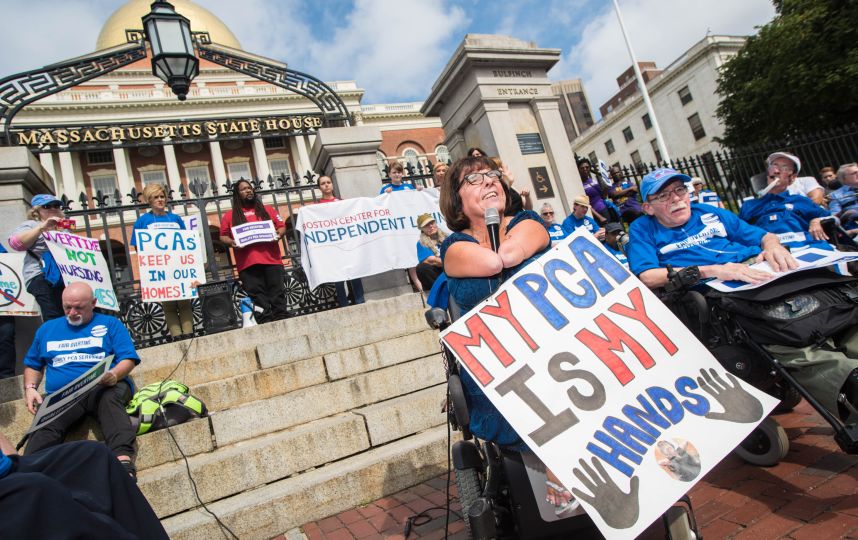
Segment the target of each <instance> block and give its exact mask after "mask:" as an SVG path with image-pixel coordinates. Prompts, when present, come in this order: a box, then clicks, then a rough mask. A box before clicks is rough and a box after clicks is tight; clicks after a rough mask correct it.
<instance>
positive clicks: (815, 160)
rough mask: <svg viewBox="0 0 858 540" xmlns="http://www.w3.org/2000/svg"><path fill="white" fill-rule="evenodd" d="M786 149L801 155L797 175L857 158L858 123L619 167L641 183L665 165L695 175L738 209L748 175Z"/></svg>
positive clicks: (748, 185) (759, 170) (748, 192)
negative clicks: (787, 137)
mask: <svg viewBox="0 0 858 540" xmlns="http://www.w3.org/2000/svg"><path fill="white" fill-rule="evenodd" d="M779 150H781V151H786V152H790V153H792V154H795V155H796V156H798V157H799V158H800V159H801V172H800V173H799V176H814V177H816V176H818V171H819V169H821V168H823V167H834V169H835V170H836V169H837V167H838V166H839V165H841V164H844V163H851V162H854V161H855V160H856V159H858V124H849V125H846V126H842V127H837V128H833V129H827V130H823V131H820V132H817V133H811V134H808V135H802V136H798V137H794V138H792V139H781V140H777V139H773V140H772V141H770V142H766V143H761V144H757V145H753V146H746V147H742V148H737V149H726V150H724V151H721V152H707V153H705V154H701V155H697V156H690V157H685V158H679V159H674V160H671V161H670V163H661V164H655V163H649V164H644V163H638V164H634V165H629V166H625V167H622V171H623V175H624V176H625V177H626V178H633V179H634V180H635V182H637V183H638V184H640V181H641V180H642V179H643V177H644V175H646V174H647V173H649V172H651V171H653V170H655V169H657V168H659V167H664V166H669V167H673V168H674V169H676V170H678V171H680V172H682V173H685V174H687V175H689V176H698V177H700V178H702V179H704V180H705V181H706V183H707V184H708V187H709V189H711V190H713V191H715V192H717V193H718V195H719V196H720V197H721V200H722V201H723V202H724V205H725V206H726V207H727V208H730V209H731V210H734V211H738V209H739V207H740V206H741V201H742V199H744V198H746V197H753V196H754V190H753V188H752V187H751V178H752V177H754V176H756V175H758V174H760V173H765V172H766V171H765V159H766V157H767V156H768V155H769V154H771V153H772V152H776V151H779Z"/></svg>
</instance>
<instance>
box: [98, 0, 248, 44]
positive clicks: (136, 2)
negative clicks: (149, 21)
mask: <svg viewBox="0 0 858 540" xmlns="http://www.w3.org/2000/svg"><path fill="white" fill-rule="evenodd" d="M168 1H169V2H170V3H171V4H173V7H175V8H176V12H177V13H178V14H180V15H184V16H185V17H187V18H188V19H190V21H191V31H193V32H208V33H209V37H211V40H212V43H217V44H219V45H226V46H227V47H231V48H233V49H241V44H240V43H239V42H238V39H236V37H235V34H233V33H232V32H231V31H230V30H229V28H227V27H226V25H225V24H223V22H221V20H220V19H218V18H217V17H215V16H214V15H213V14H212V12H211V11H209V10H207V9H206V8H204V7H200V6H198V5H197V4H195V3H193V2H191V1H190V0H168ZM151 5H152V0H129V1H128V2H127V3H126V4H125V5H124V6H122V7H121V8H119V9H117V10H116V11H114V12H113V15H111V16H110V18H108V19H107V22H105V23H104V26H103V27H102V28H101V33H99V34H98V40H97V41H96V42H95V49H96V50H97V51H100V50H102V49H109V48H110V47H115V46H117V45H122V44H124V43H126V42H127V39H126V38H125V30H142V29H143V20H142V19H143V16H144V15H146V14H147V13H149V11H150V7H151Z"/></svg>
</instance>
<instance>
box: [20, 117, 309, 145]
mask: <svg viewBox="0 0 858 540" xmlns="http://www.w3.org/2000/svg"><path fill="white" fill-rule="evenodd" d="M320 127H322V118H321V117H320V116H312V115H296V116H281V117H274V118H250V119H231V120H205V121H198V122H174V123H160V124H139V125H124V126H88V127H74V128H38V129H24V130H13V132H12V133H13V136H14V138H15V140H16V143H17V144H18V145H19V146H34V147H38V148H42V149H44V148H45V147H51V146H54V145H61V146H66V145H68V146H75V145H80V146H84V145H85V146H98V145H99V144H101V145H106V144H113V143H120V144H122V143H133V142H140V143H145V142H156V141H161V140H163V139H166V138H167V137H169V138H170V139H171V140H173V141H182V142H190V141H196V140H205V139H211V138H215V137H217V138H219V139H220V138H230V137H241V136H248V135H254V134H260V135H288V134H289V133H291V132H295V131H302V132H303V131H315V130H316V129H318V128H320Z"/></svg>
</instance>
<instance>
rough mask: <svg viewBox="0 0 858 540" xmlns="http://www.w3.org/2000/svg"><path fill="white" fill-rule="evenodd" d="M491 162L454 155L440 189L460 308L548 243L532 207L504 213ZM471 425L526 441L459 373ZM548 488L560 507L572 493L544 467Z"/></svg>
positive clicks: (494, 437)
mask: <svg viewBox="0 0 858 540" xmlns="http://www.w3.org/2000/svg"><path fill="white" fill-rule="evenodd" d="M502 176H503V175H502V173H501V172H500V171H498V170H496V169H494V163H493V162H492V161H491V160H489V159H487V158H485V157H483V156H476V157H466V158H463V159H460V160H458V161H457V162H456V163H454V164H453V165H452V167H451V168H450V170H449V171H448V172H447V176H446V178H445V180H444V182H445V185H444V187H443V189H441V213H442V214H443V215H444V219H445V221H446V222H447V225H448V227H449V228H450V229H451V230H452V231H454V232H453V233H452V234H451V235H450V236H448V237H447V239H446V240H445V241H444V243H443V244H442V245H441V260H442V261H443V263H444V272H445V273H446V274H447V284H448V287H449V291H450V296H451V297H452V298H453V299H454V300H455V301H456V303H457V304H458V305H459V306H460V307H461V309H462V312H463V313H465V312H467V311H469V310H471V309H472V308H473V307H475V306H476V305H477V304H478V303H480V302H481V301H482V300H483V299H485V298H486V297H487V296H489V295H490V294H492V293H494V292H495V291H496V290H497V289H498V287H499V286H500V284H501V283H502V282H503V281H505V280H506V279H508V278H509V277H511V276H513V275H514V274H515V273H516V272H517V271H518V270H519V269H521V268H523V267H525V266H526V265H527V264H528V263H529V262H530V261H532V260H533V259H535V258H537V257H539V256H540V255H541V254H543V253H544V252H545V251H547V250H548V249H549V248H550V247H551V241H550V239H549V237H548V232H547V230H546V228H545V224H544V223H543V222H542V220H541V219H540V218H539V216H538V215H537V214H536V212H533V211H532V210H524V211H522V212H519V213H518V214H516V215H509V208H510V199H509V195H508V190H509V187H507V185H506V184H505V183H504V182H503V180H502ZM487 208H494V209H496V210H497V211H498V214H500V218H501V222H500V246H499V247H498V250H497V252H495V251H494V250H492V247H491V243H490V241H489V233H488V227H487V226H486V221H485V211H486V209H487ZM461 377H462V385H463V386H464V389H465V393H466V399H467V402H468V410H469V412H470V420H471V422H470V426H469V427H470V430H471V432H472V433H474V434H475V435H476V436H477V437H479V438H481V439H483V440H487V441H494V442H496V443H497V444H499V445H502V446H506V447H510V448H512V449H515V450H521V451H523V450H527V446H526V445H525V444H524V442H523V441H522V439H521V437H519V435H518V433H516V432H515V430H514V429H513V427H512V426H511V425H510V424H509V423H508V422H507V421H506V420H505V419H504V418H503V416H502V415H501V414H500V412H499V411H498V410H497V409H496V408H495V406H494V405H492V403H491V401H489V399H488V398H487V397H486V395H485V394H484V393H483V392H482V390H480V388H479V386H478V385H477V383H476V382H475V381H474V380H473V379H472V378H471V377H470V376H468V374H467V373H465V372H464V371H462V372H461ZM546 474H547V476H548V479H549V484H548V486H549V489H548V493H547V496H546V500H548V502H549V503H550V504H553V505H555V506H556V507H557V508H558V510H559V509H565V508H566V507H568V506H569V505H570V502H571V501H572V495H571V494H570V493H569V492H568V491H567V490H566V489H564V488H563V486H562V485H560V482H559V481H558V480H557V478H556V476H554V475H553V474H552V473H551V471H546Z"/></svg>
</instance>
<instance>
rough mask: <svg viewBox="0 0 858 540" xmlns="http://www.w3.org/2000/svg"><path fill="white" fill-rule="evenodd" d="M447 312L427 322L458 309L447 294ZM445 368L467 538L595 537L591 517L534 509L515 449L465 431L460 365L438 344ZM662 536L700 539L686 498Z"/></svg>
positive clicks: (435, 323) (438, 321) (435, 311)
mask: <svg viewBox="0 0 858 540" xmlns="http://www.w3.org/2000/svg"><path fill="white" fill-rule="evenodd" d="M450 304H451V305H450V308H449V309H450V313H449V314H448V312H447V311H445V310H443V309H441V308H432V309H430V310H428V311H426V321H427V323H428V324H429V326H430V327H432V328H434V329H437V330H444V329H446V328H447V327H448V326H449V325H450V324H451V315H452V318H453V320H455V319H456V318H458V317H459V315H460V314H461V313H460V311H459V309H458V307H457V306H456V304H455V302H453V300H452V299H450ZM441 352H442V356H443V359H444V367H445V370H446V373H447V402H446V412H447V421H448V422H449V424H450V426H451V428H452V429H453V430H455V431H459V432H461V434H462V440H459V441H457V442H455V443H454V444H453V446H452V449H451V454H452V461H453V470H454V474H455V478H456V486H457V488H458V491H459V500H460V502H461V506H462V512H463V518H464V521H465V526H466V528H467V532H468V537H469V538H472V539H475V540H488V539H521V540H548V539H558V540H559V539H569V538H575V539H576V540H578V539H581V540H585V539H590V538H593V539H601V538H603V536H602V534H601V533H600V532H599V530H598V529H597V528H596V525H595V524H594V523H593V521H592V520H591V519H590V518H589V517H588V516H587V515H586V514H583V513H580V514H578V515H572V516H571V517H568V518H565V519H559V520H556V521H546V520H544V519H543V518H542V517H541V515H540V511H539V507H538V502H537V497H538V496H541V495H538V494H536V493H534V490H533V487H532V484H531V481H530V478H529V477H528V473H527V470H526V464H525V460H524V459H523V456H522V454H521V453H520V452H517V451H514V450H510V449H508V448H504V447H501V446H499V445H498V444H496V443H494V442H491V441H480V440H478V439H477V438H476V437H474V435H473V434H472V433H471V432H470V430H469V428H468V426H469V425H470V416H469V412H468V403H467V399H466V396H465V391H464V389H463V387H462V381H461V378H460V368H459V365H458V363H457V361H456V359H455V357H454V356H453V354H452V352H450V350H449V349H448V348H447V347H446V346H444V345H443V344H442V347H441ZM661 522H662V523H661V524H662V526H663V528H664V532H665V536H664V537H665V538H668V539H670V540H699V539H700V538H702V537H701V536H700V533H699V531H698V528H697V523H696V521H695V519H694V512H693V509H692V507H691V500H690V499H689V498H688V496H684V497H682V499H680V500H679V501H678V502H677V503H676V504H674V505H673V506H672V507H671V508H670V509H668V511H667V512H666V513H665V514H663V516H662V519H661Z"/></svg>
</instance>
